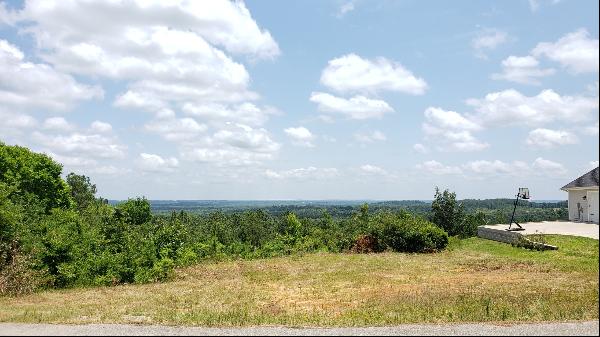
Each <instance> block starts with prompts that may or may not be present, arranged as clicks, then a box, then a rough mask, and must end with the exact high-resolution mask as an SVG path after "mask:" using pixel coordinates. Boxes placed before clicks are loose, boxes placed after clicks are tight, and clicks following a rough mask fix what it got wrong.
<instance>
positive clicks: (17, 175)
mask: <svg viewBox="0 0 600 337" xmlns="http://www.w3.org/2000/svg"><path fill="white" fill-rule="evenodd" d="M61 173H62V165H60V164H59V163H56V162H55V161H53V160H52V159H51V158H50V157H48V156H47V155H45V154H41V153H35V152H32V151H30V150H29V149H27V148H25V147H21V146H8V145H5V144H4V143H2V142H0V182H3V183H5V184H6V185H7V186H12V187H14V190H13V192H12V193H11V195H10V198H11V199H12V200H17V199H19V200H30V199H37V200H38V201H39V202H41V203H42V205H43V207H44V208H45V209H46V211H50V210H51V209H52V208H56V207H60V208H68V207H70V206H71V203H72V201H71V196H70V192H69V186H68V185H67V184H66V183H65V181H64V180H63V179H62V178H61V176H60V175H61Z"/></svg>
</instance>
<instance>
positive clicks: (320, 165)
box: [0, 0, 598, 199]
mask: <svg viewBox="0 0 600 337" xmlns="http://www.w3.org/2000/svg"><path fill="white" fill-rule="evenodd" d="M0 4H1V7H0V118H1V120H2V122H0V139H1V140H2V141H4V142H5V143H8V144H20V145H25V146H28V147H30V148H32V149H34V150H36V151H43V152H46V153H48V154H49V155H50V156H52V157H53V158H55V159H56V160H58V161H60V162H61V163H63V165H64V167H65V172H70V171H74V172H78V173H83V174H86V175H89V176H90V177H92V179H93V181H94V182H95V183H96V184H97V185H98V190H99V192H100V194H101V195H103V196H104V197H107V198H110V199H121V198H126V197H132V196H138V195H144V196H146V197H148V198H151V199H431V197H432V195H433V191H434V188H435V186H440V187H441V188H449V189H451V190H454V191H456V192H457V194H458V197H459V198H494V197H511V196H512V195H513V194H514V193H515V191H516V190H517V188H518V187H523V186H527V187H529V188H530V190H531V193H532V196H533V198H534V199H564V198H566V196H565V194H564V192H561V191H560V190H559V188H560V187H561V186H562V185H564V184H566V183H568V182H569V181H571V180H572V179H574V178H576V177H578V176H580V175H581V174H583V173H585V172H587V171H588V170H589V169H591V168H592V167H594V166H597V165H598V3H597V2H594V1H575V0H562V1H556V0H549V1H542V0H538V1H533V0H531V1H527V0H522V1H521V0H519V1H516V0H515V1H496V2H492V1H489V2H484V1H480V2H473V1H453V2H429V1H295V2H291V1H285V2H283V1H271V2H265V1H246V2H227V1H211V2H197V1H189V2H188V1H169V2H163V3H161V2H159V1H124V2H107V1H100V2H95V1H86V2H76V1H75V2H71V1H56V2H54V1H25V2H24V3H23V2H20V1H8V2H7V1H3V2H0Z"/></svg>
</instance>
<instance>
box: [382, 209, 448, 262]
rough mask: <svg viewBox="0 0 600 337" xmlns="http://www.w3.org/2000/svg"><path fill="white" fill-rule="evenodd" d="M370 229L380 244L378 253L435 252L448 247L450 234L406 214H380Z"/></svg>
mask: <svg viewBox="0 0 600 337" xmlns="http://www.w3.org/2000/svg"><path fill="white" fill-rule="evenodd" d="M370 227H371V235H372V236H373V237H374V238H375V239H376V242H377V244H378V247H377V251H381V250H385V249H390V250H393V251H396V252H417V253H418V252H433V251H438V250H442V249H444V248H446V246H447V245H448V233H446V232H445V231H444V230H442V229H441V228H439V227H437V226H435V225H434V224H432V223H431V222H429V221H427V220H424V219H422V218H419V217H415V216H412V215H410V214H408V213H406V212H401V213H398V214H393V213H389V212H386V213H381V214H378V215H377V216H376V217H374V218H373V219H372V224H371V226H370Z"/></svg>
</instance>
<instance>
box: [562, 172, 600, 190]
mask: <svg viewBox="0 0 600 337" xmlns="http://www.w3.org/2000/svg"><path fill="white" fill-rule="evenodd" d="M578 187H598V167H596V168H595V169H593V170H591V171H590V172H588V173H586V174H584V175H582V176H581V177H579V178H577V179H575V180H573V181H572V182H570V183H568V184H566V185H565V186H563V187H562V188H561V190H568V189H572V188H578Z"/></svg>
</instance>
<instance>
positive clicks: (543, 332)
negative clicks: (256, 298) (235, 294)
mask: <svg viewBox="0 0 600 337" xmlns="http://www.w3.org/2000/svg"><path fill="white" fill-rule="evenodd" d="M9 335H11V336H27V335H38V336H39V335H41V336H50V335H51V336H64V335H80V336H98V335H101V336H106V335H117V336H125V335H143V336H155V335H171V336H190V335H213V336H236V335H238V336H239V335H242V336H275V335H283V336H314V335H318V336H334V335H337V336H392V335H408V336H411V335H430V336H453V335H456V336H473V335H479V336H501V335H512V336H525V335H536V336H570V335H577V336H598V321H590V322H573V323H534V324H498V325H496V324H442V325H434V324H431V325H422V324H414V325H400V326H394V327H373V328H286V327H250V328H202V327H172V326H161V325H123V324H89V325H54V324H16V323H0V336H9Z"/></svg>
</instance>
